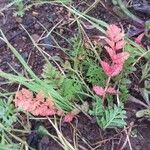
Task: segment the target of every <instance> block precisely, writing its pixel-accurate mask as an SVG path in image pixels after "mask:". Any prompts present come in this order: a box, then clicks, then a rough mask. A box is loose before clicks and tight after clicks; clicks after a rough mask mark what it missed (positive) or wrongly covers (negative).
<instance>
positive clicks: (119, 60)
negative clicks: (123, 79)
mask: <svg viewBox="0 0 150 150" xmlns="http://www.w3.org/2000/svg"><path fill="white" fill-rule="evenodd" d="M105 41H106V43H107V46H105V47H104V48H105V50H106V52H107V53H108V54H109V56H110V61H108V60H107V61H102V60H101V61H100V64H101V66H102V68H103V70H104V72H105V74H106V75H107V76H108V81H107V84H106V87H105V89H104V88H102V87H99V86H94V87H93V91H94V92H95V93H96V94H97V95H99V96H103V101H104V98H105V94H107V93H109V94H117V92H116V90H115V89H114V88H113V87H108V86H109V85H108V84H109V82H110V79H111V78H112V77H114V76H117V75H118V74H119V73H120V72H121V71H122V69H123V65H124V62H125V61H126V60H127V59H128V57H129V53H128V52H124V51H123V47H124V45H125V40H124V32H123V31H122V30H121V29H120V28H118V27H117V26H116V25H110V26H109V27H108V28H107V31H106V38H105Z"/></svg>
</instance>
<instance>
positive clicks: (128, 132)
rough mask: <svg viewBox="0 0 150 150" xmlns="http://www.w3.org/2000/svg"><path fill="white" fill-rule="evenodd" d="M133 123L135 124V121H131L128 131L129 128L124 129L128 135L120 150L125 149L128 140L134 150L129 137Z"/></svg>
mask: <svg viewBox="0 0 150 150" xmlns="http://www.w3.org/2000/svg"><path fill="white" fill-rule="evenodd" d="M133 125H134V122H131V123H130V128H129V130H128V131H127V128H125V127H124V131H125V133H126V135H127V136H126V139H125V142H124V144H123V145H122V147H121V148H120V150H123V149H124V148H125V146H126V144H127V142H128V144H129V148H130V150H133V149H132V146H131V142H130V138H129V135H130V133H131V130H132V128H133Z"/></svg>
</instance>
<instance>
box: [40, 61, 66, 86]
mask: <svg viewBox="0 0 150 150" xmlns="http://www.w3.org/2000/svg"><path fill="white" fill-rule="evenodd" d="M42 77H43V78H44V81H45V82H47V83H49V84H51V85H53V87H55V88H59V87H60V86H61V84H62V83H63V81H64V78H65V77H64V76H63V75H62V74H61V73H60V72H59V71H58V70H56V68H55V67H54V66H52V65H51V64H50V63H47V64H45V65H44V68H43V74H42Z"/></svg>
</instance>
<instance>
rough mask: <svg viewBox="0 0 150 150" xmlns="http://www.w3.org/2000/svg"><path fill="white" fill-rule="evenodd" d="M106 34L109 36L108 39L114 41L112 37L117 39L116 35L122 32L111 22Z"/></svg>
mask: <svg viewBox="0 0 150 150" xmlns="http://www.w3.org/2000/svg"><path fill="white" fill-rule="evenodd" d="M106 34H107V36H108V37H109V38H110V40H112V41H114V39H115V38H116V37H117V39H118V35H120V36H122V32H121V29H120V28H118V27H117V26H116V25H114V24H112V25H109V27H108V28H107V31H106Z"/></svg>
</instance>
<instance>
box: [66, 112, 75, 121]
mask: <svg viewBox="0 0 150 150" xmlns="http://www.w3.org/2000/svg"><path fill="white" fill-rule="evenodd" d="M74 117H75V114H73V113H72V112H70V113H68V114H67V115H66V116H65V117H64V122H67V123H70V122H71V121H72V120H73V118H74Z"/></svg>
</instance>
